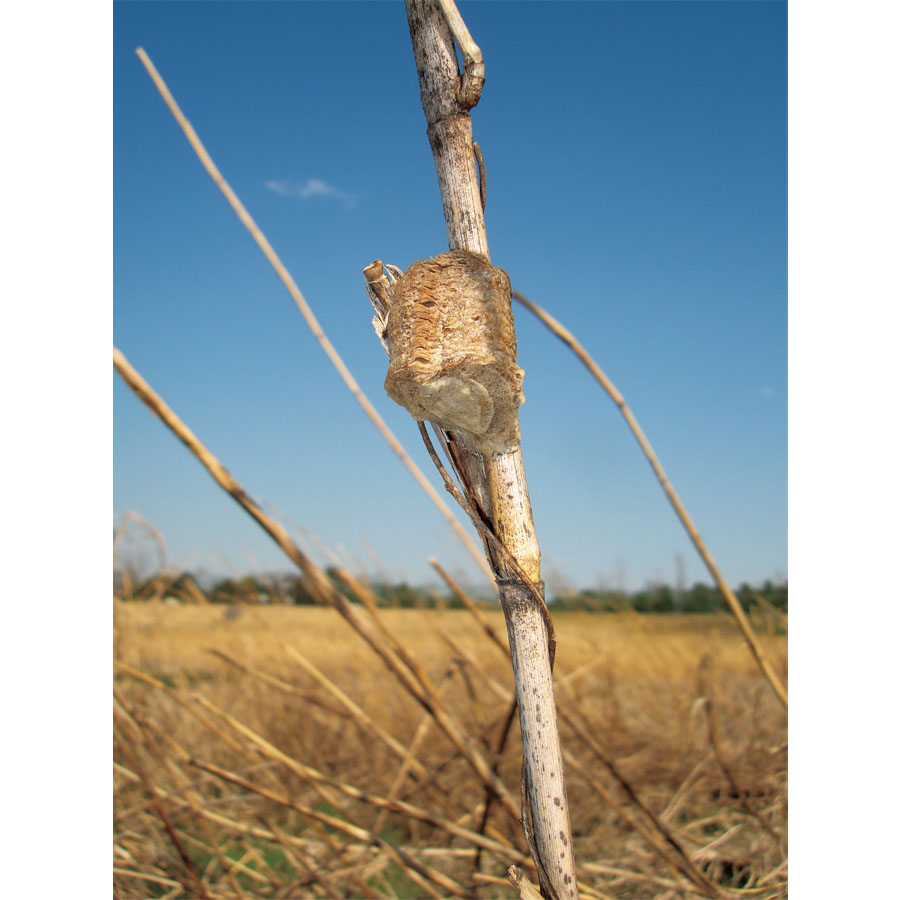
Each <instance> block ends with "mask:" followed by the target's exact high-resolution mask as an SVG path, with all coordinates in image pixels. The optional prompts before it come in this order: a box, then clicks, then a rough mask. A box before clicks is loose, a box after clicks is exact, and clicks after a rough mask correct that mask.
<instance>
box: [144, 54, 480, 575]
mask: <svg viewBox="0 0 900 900" xmlns="http://www.w3.org/2000/svg"><path fill="white" fill-rule="evenodd" d="M135 53H136V54H137V56H138V59H140V61H141V63H142V64H143V66H144V68H145V69H146V70H147V74H148V75H149V76H150V78H151V79H152V80H153V83H154V85H156V89H157V90H158V91H159V93H160V96H161V97H162V98H163V101H164V102H165V104H166V106H167V107H168V108H169V112H171V113H172V116H173V117H174V119H175V121H176V122H177V123H178V126H179V127H180V128H181V130H182V131H183V132H184V136H185V137H186V138H187V140H188V143H189V144H190V145H191V148H192V149H193V151H194V153H196V154H197V158H198V159H199V160H200V162H201V164H202V165H203V168H204V169H206V171H207V174H208V175H209V177H210V178H212V180H213V181H214V182H215V184H216V186H217V187H218V188H219V190H220V191H221V192H222V194H223V195H224V197H225V199H226V200H227V201H228V204H229V205H230V206H231V208H232V209H233V210H234V211H235V213H236V214H237V217H238V218H239V219H240V220H241V222H242V223H243V225H244V227H245V228H246V229H247V231H248V232H250V235H251V237H252V238H253V240H254V241H256V244H257V246H258V247H259V249H260V250H262V252H263V255H264V256H265V257H266V259H267V260H268V261H269V263H270V264H271V266H272V268H273V269H274V270H275V273H276V274H277V275H278V277H279V278H280V279H281V282H282V284H283V285H284V286H285V287H286V288H287V290H288V293H289V294H290V295H291V297H292V298H293V300H294V302H295V303H296V304H297V308H298V309H299V310H300V312H301V314H302V315H303V318H304V319H305V320H306V324H307V325H308V326H309V329H310V331H312V333H313V335H314V336H315V338H316V340H317V341H318V342H319V344H320V345H321V347H322V349H323V350H324V351H325V353H326V355H327V356H328V358H329V359H330V360H331V362H332V365H334V367H335V368H336V369H337V371H338V374H339V375H340V376H341V378H342V379H343V381H344V384H346V385H347V387H348V389H349V390H350V393H351V394H353V396H354V397H355V398H356V400H357V402H358V403H359V405H360V406H361V407H362V408H363V411H364V412H365V414H366V415H367V416H368V417H369V419H370V420H371V421H372V424H373V425H374V426H375V427H376V428H377V429H378V432H379V434H381V436H382V437H383V438H384V439H385V440H386V441H387V443H388V446H389V447H390V448H391V450H393V451H394V453H396V454H397V456H399V457H400V460H401V462H402V463H403V465H405V466H406V468H407V469H408V470H409V472H410V474H411V475H412V476H413V478H415V479H416V481H417V482H418V483H419V486H420V487H421V488H422V490H424V491H425V493H426V494H428V497H429V499H430V500H431V502H432V503H434V505H435V506H436V507H437V508H438V510H440V513H441V515H442V516H443V517H444V518H445V519H446V521H447V524H448V525H449V526H450V527H451V528H452V529H453V532H454V534H455V535H456V536H457V537H458V538H459V540H460V541H461V542H462V544H463V545H464V546H465V548H466V549H467V550H468V551H469V553H470V555H471V556H472V558H473V559H474V560H475V562H476V563H477V564H478V566H479V568H480V569H481V570H482V571H483V572H484V573H485V575H487V576H488V578H490V577H491V571H490V569H489V568H488V567H487V565H485V562H484V560H483V559H482V558H481V556H480V554H479V553H478V549H477V548H476V547H475V545H474V543H472V539H471V538H470V537H469V535H468V534H466V532H465V531H464V530H463V528H462V526H461V525H460V524H459V522H458V521H457V520H456V517H455V516H454V515H453V513H452V512H451V511H450V509H449V507H448V506H447V504H446V503H444V501H443V500H442V499H441V497H440V495H439V494H438V493H437V492H436V491H435V489H434V488H433V487H432V485H431V482H429V481H428V479H427V478H426V477H425V475H424V474H423V472H422V470H421V469H420V468H419V467H418V466H417V465H416V464H415V463H414V462H413V460H412V459H411V458H410V456H409V454H408V453H407V452H406V450H405V449H404V448H403V445H402V444H401V443H400V441H398V440H397V438H396V437H395V436H394V433H393V432H392V431H391V430H390V428H388V426H387V423H386V422H385V421H384V419H382V418H381V416H380V415H379V414H378V411H377V410H376V409H375V407H374V406H373V405H372V403H371V402H370V401H369V398H368V397H367V396H366V395H365V393H363V390H362V388H361V387H360V386H359V385H358V384H357V382H356V379H355V378H354V377H353V375H352V374H351V373H350V370H349V369H348V368H347V366H346V365H345V363H344V361H343V359H341V357H340V355H339V354H338V352H337V350H335V348H334V345H333V344H332V343H331V341H330V340H328V336H327V335H326V334H325V332H324V330H323V329H322V326H321V325H320V324H319V320H318V319H317V318H316V316H315V314H314V313H313V311H312V309H311V308H310V306H309V304H308V303H307V302H306V299H305V298H304V296H303V294H302V293H301V292H300V288H299V287H297V283H296V282H295V281H294V279H293V278H292V277H291V273H290V272H288V270H287V268H286V267H285V265H284V263H282V261H281V259H280V258H279V256H278V254H277V253H276V252H275V250H274V248H273V247H272V245H271V244H270V243H269V241H268V238H266V236H265V235H264V234H263V232H262V231H261V230H260V228H259V226H258V225H257V224H256V222H254V221H253V217H252V216H251V215H250V213H249V212H248V211H247V208H246V207H245V206H244V204H243V203H241V200H240V198H239V197H238V195H237V194H235V192H234V191H233V190H232V189H231V185H229V184H228V182H227V181H226V180H225V178H224V177H223V175H222V173H221V172H220V171H219V168H218V166H217V165H216V164H215V163H214V162H213V159H212V157H211V156H210V155H209V153H207V151H206V147H204V146H203V142H202V141H201V140H200V138H199V137H198V136H197V132H196V131H194V127H193V126H192V125H191V123H190V122H189V121H188V119H187V117H186V116H185V115H184V113H183V112H182V111H181V107H180V106H179V105H178V103H177V102H176V100H175V98H174V97H173V96H172V93H171V91H170V90H169V88H168V87H167V86H166V83H165V81H163V78H162V76H161V75H160V74H159V72H158V71H157V70H156V66H154V65H153V62H152V60H151V59H150V57H149V56H147V54H146V52H145V51H144V48H143V47H138V48H137V50H135Z"/></svg>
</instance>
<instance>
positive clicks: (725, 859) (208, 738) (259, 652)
mask: <svg viewBox="0 0 900 900" xmlns="http://www.w3.org/2000/svg"><path fill="white" fill-rule="evenodd" d="M485 615H486V617H487V619H488V621H489V623H490V624H491V625H492V626H493V627H494V629H495V630H496V631H497V632H498V633H499V634H501V635H504V636H505V627H504V624H503V619H502V614H501V613H500V612H499V611H496V612H495V611H493V610H489V611H487V612H486V613H485ZM380 618H381V620H382V622H383V624H384V625H385V626H386V628H387V629H388V630H389V631H390V632H391V634H392V635H393V638H394V639H396V641H397V642H398V643H399V644H400V645H402V646H403V647H405V648H406V650H407V653H409V654H410V655H411V656H413V657H414V659H415V660H417V661H418V662H419V663H420V664H421V666H422V667H423V669H424V674H425V676H426V678H427V679H428V680H430V681H431V682H432V684H433V685H434V687H435V691H436V692H437V694H439V696H440V698H442V699H443V701H444V703H445V705H446V708H447V709H448V710H449V711H450V712H451V714H452V715H453V716H454V717H455V718H456V721H457V722H458V723H459V725H460V726H461V728H462V729H463V730H464V731H465V733H466V734H467V735H468V739H469V740H470V741H471V742H473V743H474V744H475V745H477V746H478V747H479V748H480V749H481V751H482V752H483V753H485V754H486V755H487V756H488V758H490V759H492V760H495V761H496V763H497V771H498V773H499V775H500V777H501V779H502V780H503V782H504V783H505V784H506V785H507V786H508V787H509V788H510V790H511V792H513V793H515V792H516V790H517V784H518V779H519V766H520V759H521V757H520V752H521V748H520V744H519V743H518V736H517V727H516V726H515V725H514V726H513V728H512V731H511V733H510V735H509V739H508V740H507V741H506V742H505V745H504V746H503V749H502V751H501V753H500V754H499V755H497V756H496V757H495V751H496V749H497V748H498V747H499V746H501V735H502V729H503V725H504V721H505V720H506V718H507V716H508V713H509V705H510V700H511V698H512V686H511V684H510V676H509V668H508V661H507V660H506V659H505V658H504V655H503V653H502V652H501V651H500V649H499V648H498V647H497V646H496V645H495V644H493V643H492V642H491V641H490V640H489V639H488V638H487V636H486V635H485V632H484V630H483V628H482V626H481V625H480V624H479V623H478V622H477V621H476V619H475V618H474V617H473V616H472V615H470V614H469V613H468V612H466V611H464V610H461V611H455V610H447V611H428V610H399V609H393V610H384V611H382V612H381V615H380ZM555 623H556V630H557V635H558V641H559V655H558V664H557V669H556V679H557V691H558V700H559V705H560V707H561V713H564V715H563V722H562V731H563V742H564V747H565V748H566V751H567V753H568V754H569V760H568V761H567V777H568V784H569V788H568V790H569V800H570V804H571V808H572V816H573V828H574V835H575V842H576V856H577V860H578V864H579V873H580V878H581V880H582V882H583V890H582V893H583V894H584V896H586V897H590V896H592V895H593V896H614V897H618V898H629V897H633V898H642V897H648V898H649V897H668V896H671V897H690V896H701V895H702V894H703V893H706V894H710V893H721V894H723V895H724V894H727V893H729V892H730V891H732V890H733V889H736V888H744V889H746V888H754V887H755V888H757V889H758V890H759V894H756V893H754V896H757V895H758V896H767V897H781V896H785V895H786V890H785V888H784V885H783V883H784V881H785V880H786V871H785V870H784V869H783V868H781V867H782V866H783V863H784V859H785V853H786V847H785V846H784V843H785V831H786V765H787V760H786V753H785V749H784V747H785V742H786V717H785V714H784V711H783V709H782V708H781V706H780V704H779V702H778V700H777V699H776V698H775V696H774V695H773V693H772V691H771V690H770V689H769V688H768V686H767V684H766V682H765V681H764V679H763V677H762V676H761V675H760V673H759V670H758V668H757V667H756V665H755V663H754V661H753V659H752V657H751V656H750V654H749V653H748V652H747V649H746V646H745V645H744V643H743V641H742V638H741V636H740V634H739V632H738V630H737V628H736V627H735V625H734V624H733V621H732V620H731V619H729V618H727V617H725V616H724V615H722V616H659V617H647V616H639V615H636V614H629V613H621V614H607V615H599V614H588V613H566V614H557V615H556V616H555ZM762 640H764V642H765V645H766V651H767V652H768V653H769V654H770V656H771V658H772V659H773V661H774V662H775V665H776V666H777V668H778V670H779V672H780V674H781V675H782V677H783V675H784V672H785V669H786V639H785V638H784V637H776V636H770V637H767V638H763V639H762ZM288 647H290V648H294V650H296V651H298V652H299V653H300V654H301V655H302V656H303V657H304V658H305V659H306V660H308V662H309V663H311V664H312V665H313V666H314V667H315V668H316V669H317V670H318V671H319V673H321V676H323V678H324V681H323V680H322V679H321V678H320V679H317V678H315V677H313V675H311V674H310V671H308V670H307V669H306V668H304V667H303V666H301V665H300V664H299V663H298V661H297V660H296V658H295V657H294V655H293V654H292V653H291V652H290V650H289V649H288ZM212 650H216V651H218V654H216V653H213V652H211V651H212ZM115 651H116V658H117V660H118V661H119V662H120V663H122V664H124V667H122V666H120V667H118V668H117V671H116V695H117V697H116V732H115V759H116V774H115V782H116V795H115V816H116V819H115V828H114V830H115V843H116V857H115V867H116V874H115V884H116V892H117V895H118V896H120V897H123V898H124V897H142V898H143V897H162V896H170V897H179V896H180V897H194V896H198V897H200V896H209V897H241V896H244V897H316V896H333V897H335V896H336V897H349V896H358V897H381V896H387V897H393V896H397V897H424V896H441V897H443V896H451V895H454V894H455V895H459V896H473V895H474V896H480V897H500V896H514V894H515V891H514V889H513V888H512V887H508V886H504V882H503V881H502V879H503V877H504V876H505V873H506V868H507V867H508V866H509V865H510V864H513V863H515V864H516V865H518V866H520V867H523V868H525V869H526V871H527V872H528V873H529V874H530V876H531V877H532V878H534V877H535V876H534V871H533V870H532V869H530V868H528V866H529V861H528V858H527V848H526V847H525V845H524V843H523V840H522V838H521V834H520V831H519V828H518V826H517V824H516V823H515V822H513V821H512V820H511V817H510V816H509V815H508V814H507V813H506V811H505V809H504V807H503V805H502V804H497V803H493V804H492V806H491V813H490V816H489V818H488V822H487V827H486V829H484V836H483V837H480V836H479V834H478V832H479V826H480V824H481V822H482V818H483V812H484V805H485V789H484V786H483V780H482V779H480V778H479V777H477V776H476V775H475V773H474V772H473V769H472V767H471V765H470V764H469V762H467V761H466V759H465V758H463V756H462V755H461V754H460V753H459V752H457V749H456V748H455V746H454V745H453V744H452V743H451V742H450V740H449V739H448V738H447V736H446V735H445V734H444V733H443V732H442V731H441V729H440V728H438V727H435V726H434V722H433V719H432V717H431V716H430V715H429V713H428V712H427V710H425V709H423V706H422V705H421V704H417V703H413V702H411V701H410V697H409V696H408V695H407V693H406V692H405V691H404V690H403V689H402V688H401V687H400V684H399V682H398V679H397V678H396V677H395V675H394V674H392V673H391V672H389V671H388V670H387V668H386V667H385V665H384V664H383V662H382V660H381V659H380V658H379V657H378V656H377V655H376V653H375V652H374V651H373V650H372V649H371V648H370V646H369V645H367V644H366V643H365V642H364V641H363V640H362V639H361V638H360V637H359V636H358V635H357V634H356V633H355V632H354V631H353V630H352V629H351V628H350V627H348V624H347V622H346V621H345V620H344V619H342V618H341V617H340V616H339V615H338V613H337V612H336V611H335V610H334V609H329V608H321V607H283V606H241V607H223V606H215V605H169V604H166V603H162V602H148V603H136V602H128V603H123V602H121V601H120V600H117V601H116V605H115ZM219 654H221V655H219ZM238 664H239V665H238ZM126 667H127V668H126ZM137 673H143V675H144V676H145V677H146V676H149V678H150V679H152V680H153V681H155V682H156V683H155V684H154V683H150V682H148V681H147V680H145V679H144V680H142V678H141V677H140V676H139V675H138V674H137ZM328 681H330V682H332V683H333V685H335V686H336V687H337V688H339V689H340V691H339V692H338V693H335V692H334V691H331V690H328V689H326V686H327V682H328ZM341 693H342V694H343V695H344V696H345V697H346V698H348V699H349V700H350V701H352V704H351V705H347V704H346V703H345V702H344V701H342V700H341V699H339V697H340V694H341ZM352 706H355V708H356V711H355V712H354V711H353V709H352V708H351V707H352ZM360 713H362V715H361V714H360ZM229 717H230V718H229ZM392 742H393V744H392ZM397 746H399V747H401V748H410V747H412V748H413V753H414V757H411V756H410V755H407V756H406V759H405V761H404V759H402V758H401V757H400V753H398V751H397V749H395V748H396V747H397ZM401 752H402V751H401ZM611 770H613V771H611ZM398 773H400V774H401V776H402V777H399V778H398ZM385 798H391V802H392V803H393V806H392V805H390V804H389V803H388V802H387V800H386V799H385ZM399 801H404V802H405V803H406V804H407V806H406V807H403V806H400V805H398V802H399ZM451 828H455V829H456V830H455V831H451ZM479 847H480V848H481V853H480V854H479V857H478V859H477V864H478V867H479V868H480V871H476V868H475V867H476V853H477V852H478V848H479ZM504 848H505V849H504ZM675 848H679V850H680V852H679V850H676V849H675ZM691 867H694V869H695V870H696V874H694V875H692V873H691ZM128 873H131V874H128ZM704 879H705V880H706V881H707V882H708V884H709V887H708V888H706V889H705V890H704V888H703V883H704Z"/></svg>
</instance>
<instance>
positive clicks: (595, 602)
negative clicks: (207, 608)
mask: <svg viewBox="0 0 900 900" xmlns="http://www.w3.org/2000/svg"><path fill="white" fill-rule="evenodd" d="M326 573H327V574H328V577H329V578H331V580H332V581H333V582H334V584H335V586H336V587H338V589H339V590H341V592H342V593H343V594H344V596H346V597H347V598H348V600H350V602H352V603H356V602H357V600H356V599H355V598H354V597H353V596H352V594H351V593H350V592H349V591H348V590H347V589H346V588H345V587H344V585H342V583H341V581H340V579H339V578H338V577H337V573H336V570H335V569H331V568H329V569H327V570H326ZM126 582H128V576H127V574H125V575H123V574H119V575H118V576H117V577H116V582H115V589H116V592H117V594H118V595H119V596H120V597H122V598H123V599H128V600H154V599H155V600H159V599H166V598H173V599H174V600H178V601H182V602H188V603H198V602H199V603H203V602H209V603H223V604H239V603H243V604H280V605H287V606H313V605H315V601H314V600H313V598H312V595H311V594H310V592H309V591H308V590H307V587H306V579H305V578H304V577H303V576H300V575H266V576H260V577H257V576H253V575H244V576H242V577H240V578H223V579H220V580H218V581H216V582H214V583H213V584H212V585H211V587H209V588H208V589H207V590H205V591H204V590H203V589H202V588H201V587H200V584H199V582H200V579H199V578H198V577H197V576H195V575H194V574H192V573H190V572H183V573H181V574H179V575H177V576H173V575H166V574H160V573H157V574H156V575H153V576H151V577H150V578H147V579H144V580H143V581H141V582H140V583H138V584H135V586H134V587H133V589H132V590H130V591H128V590H123V586H124V584H125V583H126ZM369 587H371V589H372V591H373V593H374V594H375V595H376V597H377V598H378V600H379V602H380V605H382V606H384V607H388V608H397V609H462V608H463V604H462V603H461V602H460V601H459V599H458V598H457V597H455V596H454V595H453V594H451V593H449V592H447V591H446V590H443V591H442V590H438V589H437V588H433V587H414V586H412V585H409V584H407V583H406V582H400V583H399V584H388V583H387V582H374V583H371V584H370V585H369ZM735 596H736V597H737V599H738V601H739V602H740V604H741V606H742V607H743V609H744V611H745V612H748V613H749V612H752V611H754V610H757V609H764V610H769V611H771V610H775V611H777V612H779V613H786V612H787V609H788V586H787V582H783V583H781V584H775V583H773V582H772V581H765V582H764V583H763V584H762V585H761V586H759V587H753V586H751V585H749V584H746V583H745V584H742V585H741V586H740V587H739V588H737V590H735ZM549 605H550V607H551V608H552V609H553V610H554V611H558V612H568V611H574V610H577V611H580V612H610V613H615V612H624V611H629V610H632V611H635V612H641V613H717V612H723V611H726V610H727V606H726V604H725V601H724V600H723V598H722V595H721V594H720V593H719V591H718V590H717V589H716V588H715V587H713V586H711V585H708V584H701V583H697V584H694V585H693V586H692V587H690V588H686V589H683V590H678V589H676V588H673V587H671V586H670V585H667V584H656V585H649V586H647V587H645V588H644V589H643V590H639V591H633V592H628V591H620V590H604V589H591V588H589V589H586V590H582V591H578V592H570V593H566V594H562V593H561V594H557V595H556V596H555V597H552V598H551V599H550V601H549Z"/></svg>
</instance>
